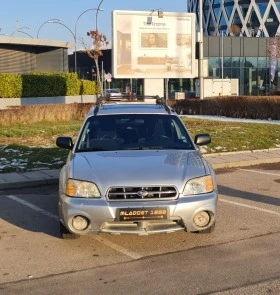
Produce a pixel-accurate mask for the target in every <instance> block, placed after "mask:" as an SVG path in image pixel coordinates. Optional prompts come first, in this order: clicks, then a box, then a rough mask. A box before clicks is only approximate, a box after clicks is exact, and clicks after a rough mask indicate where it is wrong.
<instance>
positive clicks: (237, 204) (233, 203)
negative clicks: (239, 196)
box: [219, 197, 280, 216]
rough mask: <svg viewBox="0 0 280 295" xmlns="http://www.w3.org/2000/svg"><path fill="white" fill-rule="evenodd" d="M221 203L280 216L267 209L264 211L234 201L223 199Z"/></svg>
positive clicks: (279, 213)
mask: <svg viewBox="0 0 280 295" xmlns="http://www.w3.org/2000/svg"><path fill="white" fill-rule="evenodd" d="M219 201H221V202H224V203H228V204H232V205H236V206H240V207H245V208H249V209H253V210H258V211H261V212H265V213H270V214H273V215H278V216H280V212H276V211H272V210H267V209H263V208H259V207H255V206H251V205H246V204H242V203H238V202H234V201H228V200H225V199H222V198H221V197H220V198H219Z"/></svg>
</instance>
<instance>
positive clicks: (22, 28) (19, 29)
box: [11, 27, 30, 37]
mask: <svg viewBox="0 0 280 295" xmlns="http://www.w3.org/2000/svg"><path fill="white" fill-rule="evenodd" d="M24 29H28V30H29V29H30V27H20V28H18V29H16V30H14V31H13V32H12V34H11V37H13V35H14V34H15V33H16V32H20V33H25V32H22V31H21V30H24ZM25 34H26V33H25Z"/></svg>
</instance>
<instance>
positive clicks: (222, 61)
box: [221, 31, 224, 96]
mask: <svg viewBox="0 0 280 295" xmlns="http://www.w3.org/2000/svg"><path fill="white" fill-rule="evenodd" d="M221 63H222V96H224V32H223V31H222V60H221Z"/></svg>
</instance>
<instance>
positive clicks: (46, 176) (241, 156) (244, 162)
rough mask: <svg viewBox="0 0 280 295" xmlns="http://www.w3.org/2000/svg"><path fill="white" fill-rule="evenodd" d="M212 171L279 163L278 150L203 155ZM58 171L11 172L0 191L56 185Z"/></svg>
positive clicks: (2, 178)
mask: <svg viewBox="0 0 280 295" xmlns="http://www.w3.org/2000/svg"><path fill="white" fill-rule="evenodd" d="M203 156H204V157H205V159H206V160H207V161H208V162H209V163H210V164H211V165H212V167H213V168H214V170H218V169H226V168H235V167H247V166H253V165H259V164H270V163H280V148H275V149H267V150H256V151H244V152H229V153H214V154H204V155H203ZM58 176H59V170H58V169H42V170H40V169H38V170H36V171H29V172H11V173H2V174H0V189H18V188H24V187H33V186H38V185H47V184H56V183H58Z"/></svg>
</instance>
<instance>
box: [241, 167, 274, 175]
mask: <svg viewBox="0 0 280 295" xmlns="http://www.w3.org/2000/svg"><path fill="white" fill-rule="evenodd" d="M238 170H242V171H247V172H252V173H259V174H267V175H273V176H280V173H269V172H263V171H256V170H249V169H242V168H240V169H238Z"/></svg>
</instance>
